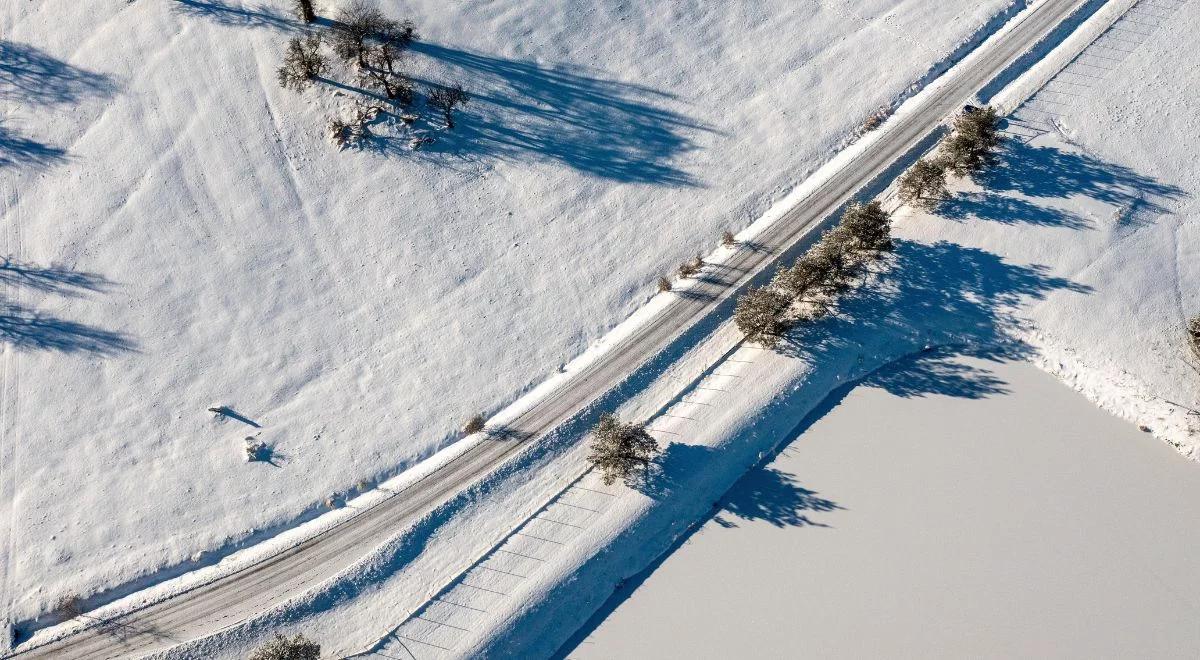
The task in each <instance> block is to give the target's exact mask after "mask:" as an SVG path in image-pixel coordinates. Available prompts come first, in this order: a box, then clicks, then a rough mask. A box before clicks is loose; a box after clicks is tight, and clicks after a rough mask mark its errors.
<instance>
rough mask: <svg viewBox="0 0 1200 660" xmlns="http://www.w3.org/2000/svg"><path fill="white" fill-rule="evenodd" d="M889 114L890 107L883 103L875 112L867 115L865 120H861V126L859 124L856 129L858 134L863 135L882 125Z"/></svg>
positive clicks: (890, 111) (890, 112)
mask: <svg viewBox="0 0 1200 660" xmlns="http://www.w3.org/2000/svg"><path fill="white" fill-rule="evenodd" d="M891 114H892V109H891V108H889V107H888V106H886V105H885V106H883V107H881V108H879V109H878V110H876V111H875V112H873V113H871V114H870V116H868V117H867V118H866V119H865V120H863V123H862V126H860V127H859V129H858V134H859V135H865V134H867V133H870V132H871V131H873V130H875V129H877V128H879V127H880V126H882V125H883V122H885V121H887V118H888V117H890V116H891Z"/></svg>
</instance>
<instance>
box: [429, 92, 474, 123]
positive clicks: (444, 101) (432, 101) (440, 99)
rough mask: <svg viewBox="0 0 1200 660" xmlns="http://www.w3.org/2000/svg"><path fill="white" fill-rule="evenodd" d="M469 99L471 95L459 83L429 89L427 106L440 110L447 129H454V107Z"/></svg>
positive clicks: (463, 103)
mask: <svg viewBox="0 0 1200 660" xmlns="http://www.w3.org/2000/svg"><path fill="white" fill-rule="evenodd" d="M470 100H471V96H470V95H469V94H467V92H466V91H465V90H464V89H463V87H462V85H459V84H454V85H451V86H449V87H432V88H430V89H429V101H428V103H429V107H431V108H436V109H438V110H440V111H441V112H442V119H444V120H445V122H446V128H447V129H449V130H454V109H455V108H457V107H458V106H460V105H465V104H466V103H467V102H468V101H470Z"/></svg>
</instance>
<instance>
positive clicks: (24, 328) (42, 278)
mask: <svg viewBox="0 0 1200 660" xmlns="http://www.w3.org/2000/svg"><path fill="white" fill-rule="evenodd" d="M0 284H4V285H7V286H11V287H25V288H27V289H31V290H33V291H37V292H40V293H44V294H56V295H60V296H64V297H72V298H75V297H81V296H83V295H86V294H88V293H94V292H102V291H106V290H107V289H108V288H110V287H111V286H112V282H111V281H109V280H108V279H107V278H105V277H103V276H101V275H97V274H95V273H88V272H83V271H77V270H73V269H70V268H67V267H64V266H49V267H41V266H37V265H34V264H29V263H24V262H21V261H17V260H14V259H12V258H11V257H5V258H4V259H3V261H2V262H0ZM0 342H4V343H7V344H9V345H11V346H13V347H14V348H17V349H21V350H36V351H51V352H56V353H85V354H91V355H97V356H102V357H111V356H114V355H118V354H121V353H127V352H130V351H135V350H137V344H136V343H135V342H134V341H133V339H131V338H130V337H129V336H127V335H125V334H124V333H120V332H113V331H111V330H105V329H103V328H97V327H94V326H90V325H87V324H84V323H78V322H75V321H69V320H67V319H63V318H59V317H57V316H54V315H51V314H46V313H43V312H41V311H38V310H36V309H33V308H30V307H26V306H24V305H21V304H18V303H15V302H10V301H0Z"/></svg>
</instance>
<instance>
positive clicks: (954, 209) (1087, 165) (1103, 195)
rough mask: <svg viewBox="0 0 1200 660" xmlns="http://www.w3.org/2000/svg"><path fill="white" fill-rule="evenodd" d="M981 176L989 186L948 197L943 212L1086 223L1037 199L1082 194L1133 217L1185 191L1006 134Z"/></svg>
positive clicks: (1012, 221)
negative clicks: (990, 164)
mask: <svg viewBox="0 0 1200 660" xmlns="http://www.w3.org/2000/svg"><path fill="white" fill-rule="evenodd" d="M977 179H978V181H979V183H980V184H981V185H982V186H983V187H984V190H983V191H982V192H978V193H965V194H962V195H959V196H958V197H956V198H954V199H951V200H947V201H946V202H945V203H943V205H942V206H941V207H940V210H941V212H942V214H943V215H945V216H946V217H949V218H954V219H961V218H967V217H976V218H980V219H982V220H988V221H992V222H999V223H1003V224H1010V225H1019V224H1025V225H1039V226H1059V227H1066V228H1070V229H1083V228H1086V227H1088V226H1089V224H1090V223H1089V222H1088V220H1087V219H1086V218H1081V217H1078V216H1076V215H1074V214H1072V213H1071V212H1069V211H1067V210H1064V209H1061V208H1058V207H1056V206H1054V205H1051V204H1049V203H1039V202H1038V201H1037V200H1039V199H1044V200H1047V202H1049V201H1053V200H1061V199H1066V198H1069V197H1072V196H1083V197H1088V198H1091V199H1094V200H1096V201H1099V202H1104V203H1107V204H1111V205H1114V206H1117V207H1119V208H1121V209H1124V210H1125V213H1122V216H1123V217H1128V216H1130V215H1132V214H1133V213H1135V212H1151V213H1159V212H1162V211H1163V210H1164V207H1163V205H1164V204H1166V203H1168V202H1170V201H1174V200H1177V199H1181V198H1183V197H1184V196H1185V193H1184V191H1183V190H1181V189H1180V188H1178V187H1176V186H1173V185H1170V184H1166V183H1163V182H1161V181H1158V180H1157V179H1155V178H1154V177H1150V176H1146V175H1143V174H1139V173H1137V172H1135V171H1134V170H1132V169H1130V168H1128V167H1125V166H1124V165H1119V164H1115V163H1108V162H1105V161H1103V160H1100V159H1099V158H1097V157H1095V156H1093V155H1091V154H1088V153H1086V152H1082V151H1076V150H1064V149H1059V148H1057V147H1053V146H1033V145H1029V144H1025V143H1023V142H1021V141H1019V140H1007V141H1006V142H1005V143H1004V148H1003V149H1002V150H1001V151H1000V154H999V158H998V160H997V162H996V166H995V167H993V168H990V169H988V170H986V171H984V172H982V173H980V174H979V175H978V176H977ZM1009 193H1017V194H1019V195H1021V196H1022V197H1013V196H1012V195H1011V194H1009Z"/></svg>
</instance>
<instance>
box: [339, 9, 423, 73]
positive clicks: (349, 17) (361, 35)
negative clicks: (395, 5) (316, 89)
mask: <svg viewBox="0 0 1200 660" xmlns="http://www.w3.org/2000/svg"><path fill="white" fill-rule="evenodd" d="M417 36H418V35H417V28H416V25H415V24H414V23H413V22H412V21H410V20H407V19H406V20H402V21H397V20H395V19H391V18H388V17H387V15H385V14H384V13H383V12H382V11H380V9H379V7H377V6H376V5H375V3H373V2H371V0H352V1H351V2H350V3H349V4H347V5H346V6H344V7H342V8H341V9H340V10H338V13H337V20H336V23H335V28H334V31H333V38H332V42H333V51H334V52H335V53H337V55H338V57H341V58H342V59H344V60H346V61H347V62H352V63H356V64H358V66H359V67H366V66H367V64H368V63H367V59H368V53H369V52H370V51H371V50H372V49H373V48H374V47H375V46H377V45H382V44H388V45H390V46H391V47H392V48H394V49H396V50H403V49H405V48H407V47H408V45H409V44H410V43H412V42H413V41H416V39H417Z"/></svg>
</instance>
